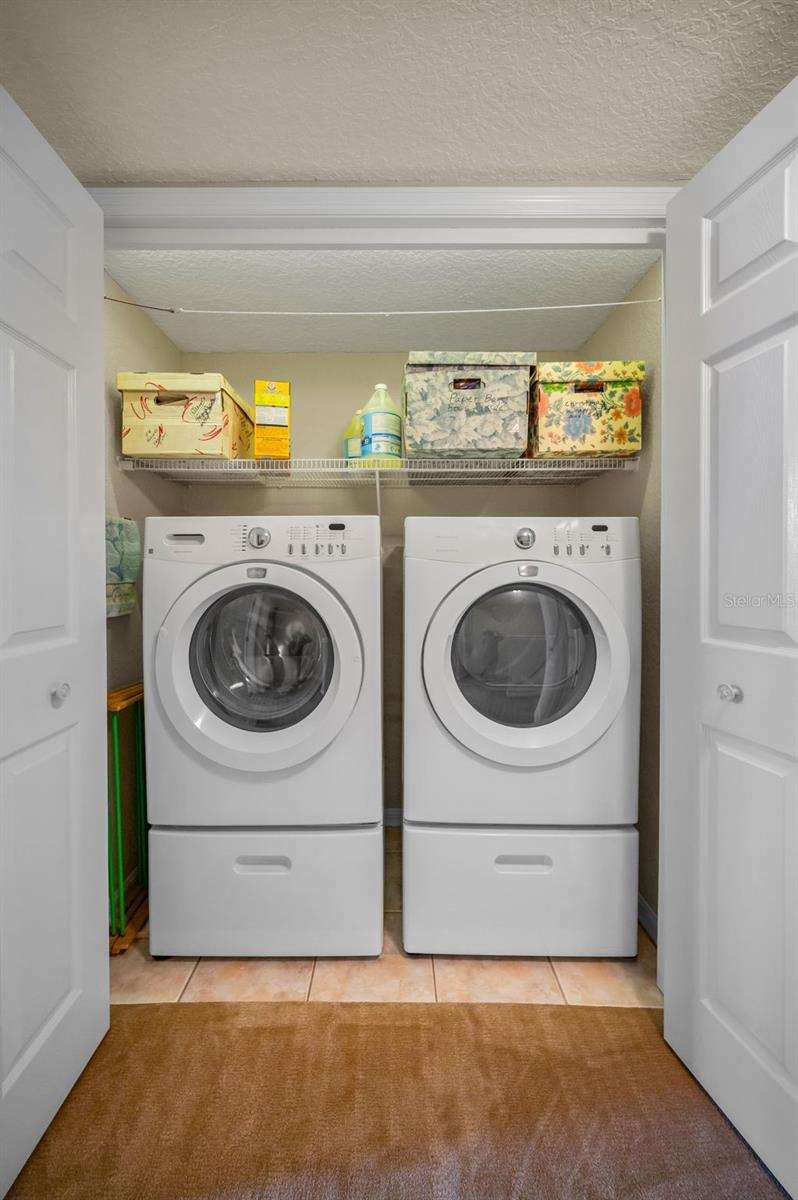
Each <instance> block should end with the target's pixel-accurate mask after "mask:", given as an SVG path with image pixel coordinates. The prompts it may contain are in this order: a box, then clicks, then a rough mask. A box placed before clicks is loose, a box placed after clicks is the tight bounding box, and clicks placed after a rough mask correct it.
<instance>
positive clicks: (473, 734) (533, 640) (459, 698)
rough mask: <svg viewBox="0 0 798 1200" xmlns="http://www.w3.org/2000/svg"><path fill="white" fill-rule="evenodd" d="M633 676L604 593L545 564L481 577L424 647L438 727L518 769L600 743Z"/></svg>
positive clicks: (432, 627) (504, 566)
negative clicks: (442, 726) (439, 724)
mask: <svg viewBox="0 0 798 1200" xmlns="http://www.w3.org/2000/svg"><path fill="white" fill-rule="evenodd" d="M629 670H630V652H629V642H628V639H627V636H626V632H625V630H624V627H623V624H622V622H621V620H620V618H619V616H618V614H617V613H616V611H615V609H614V608H613V606H612V604H611V603H610V601H609V600H608V599H607V597H606V596H605V595H604V593H603V592H601V591H600V590H599V588H597V587H596V586H595V585H594V584H592V583H591V582H590V581H589V580H587V579H585V578H583V577H582V576H581V575H579V574H577V573H576V572H575V571H571V570H569V569H568V568H566V567H558V566H556V565H553V564H548V563H530V562H508V563H500V564H498V565H496V566H492V567H486V568H485V569H484V570H481V571H477V572H476V573H475V574H474V575H471V576H469V578H468V579H465V580H464V581H463V582H462V583H460V584H458V585H457V587H456V588H454V589H453V590H452V591H451V592H450V593H449V594H448V596H446V598H445V599H444V600H443V601H442V603H441V604H440V605H439V607H438V608H437V610H436V612H435V614H434V616H433V618H432V620H431V622H430V624H429V628H428V629H427V635H426V638H425V640H424V649H423V674H424V683H425V686H426V689H427V694H428V696H429V699H430V702H431V704H432V706H433V708H434V709H435V712H436V713H437V715H438V717H439V719H440V720H441V721H442V723H443V724H444V725H445V726H446V728H447V729H448V730H449V732H450V733H451V734H453V736H454V737H456V738H457V739H458V741H460V742H462V744H463V745H464V746H467V747H468V748H469V749H470V750H474V751H475V752H476V753H477V754H480V755H482V757H483V758H487V759H490V760H491V761H493V762H498V763H507V764H509V765H512V766H545V765H548V764H551V763H556V762H562V761H564V760H565V759H567V758H571V757H573V755H575V754H579V753H580V752H581V751H582V750H585V749H587V747H588V746H590V745H592V744H593V743H594V742H595V741H597V739H598V738H600V737H601V735H602V734H603V733H604V732H605V731H606V730H607V728H608V727H609V725H610V724H611V723H612V721H613V720H614V718H615V717H616V715H617V713H618V711H619V709H620V707H621V704H622V703H623V700H624V697H625V695H626V691H627V688H628V685H629Z"/></svg>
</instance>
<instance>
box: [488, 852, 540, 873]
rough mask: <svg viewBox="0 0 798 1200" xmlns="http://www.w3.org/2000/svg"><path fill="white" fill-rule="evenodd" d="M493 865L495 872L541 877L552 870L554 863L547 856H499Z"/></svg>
mask: <svg viewBox="0 0 798 1200" xmlns="http://www.w3.org/2000/svg"><path fill="white" fill-rule="evenodd" d="M495 865H496V870H497V871H505V872H509V871H523V872H525V873H526V874H534V875H543V874H546V873H547V872H548V871H550V870H551V869H552V867H553V866H554V862H553V860H552V859H551V858H550V857H549V855H548V854H500V855H499V856H498V858H497V859H496V864H495Z"/></svg>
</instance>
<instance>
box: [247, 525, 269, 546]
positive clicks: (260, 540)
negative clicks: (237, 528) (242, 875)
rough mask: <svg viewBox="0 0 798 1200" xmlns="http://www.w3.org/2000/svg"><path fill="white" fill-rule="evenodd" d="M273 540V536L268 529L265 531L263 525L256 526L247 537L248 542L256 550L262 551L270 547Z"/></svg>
mask: <svg viewBox="0 0 798 1200" xmlns="http://www.w3.org/2000/svg"><path fill="white" fill-rule="evenodd" d="M271 540H272V535H271V534H270V533H269V531H268V529H264V528H263V527H262V526H261V525H256V526H255V528H254V529H250V531H249V534H248V535H247V541H248V542H249V544H250V546H252V548H253V549H254V550H262V549H263V548H264V546H268V544H269V542H270V541H271Z"/></svg>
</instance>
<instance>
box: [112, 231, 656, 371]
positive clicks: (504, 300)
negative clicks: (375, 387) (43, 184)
mask: <svg viewBox="0 0 798 1200" xmlns="http://www.w3.org/2000/svg"><path fill="white" fill-rule="evenodd" d="M656 258H657V251H654V250H265V251H230V250H226V251H224V252H221V253H220V252H214V251H194V250H172V251H154V250H146V251H139V250H116V251H109V252H108V253H107V254H106V267H107V269H108V271H109V273H110V274H111V275H112V276H113V277H114V279H116V281H117V282H118V283H120V284H121V285H122V287H123V288H125V290H126V291H127V292H128V293H129V294H130V295H131V296H132V297H133V298H134V299H135V300H138V301H139V302H140V303H145V304H162V305H167V306H170V307H175V308H235V309H272V310H277V309H279V310H286V309H288V310H300V311H307V310H308V309H312V310H316V311H318V310H323V311H327V310H330V309H333V310H336V311H340V310H344V311H352V310H358V311H362V310H364V309H365V310H368V311H370V310H376V309H378V310H379V311H380V312H384V311H389V310H392V309H420V308H421V309H430V308H435V309H440V308H501V307H520V306H523V305H538V304H586V303H590V302H596V303H603V302H604V301H607V300H615V301H617V300H622V299H623V298H624V296H626V294H627V293H628V292H629V290H630V289H631V288H632V287H633V286H634V284H635V283H637V281H638V280H639V279H640V278H641V276H642V275H643V274H644V273H645V272H646V271H647V270H648V268H649V267H650V266H651V264H652V263H653V262H654V261H655V260H656ZM611 311H612V309H611V308H594V309H585V308H583V309H575V310H570V311H565V312H546V313H518V314H514V313H504V314H501V315H468V316H458V317H382V316H381V317H360V318H353V317H345V318H344V317H327V318H319V317H241V316H235V317H233V316H189V315H181V314H176V315H171V314H168V313H157V312H153V313H150V314H149V315H150V316H151V317H152V318H153V320H154V321H156V322H157V323H158V324H159V325H160V327H161V328H162V329H163V330H164V332H165V333H167V334H168V336H169V337H170V338H171V339H172V340H173V341H174V342H175V343H176V344H177V345H178V346H179V347H180V348H181V349H182V350H200V351H203V350H218V351H236V350H268V351H271V352H272V353H277V352H291V351H334V350H341V351H361V352H363V351H388V350H408V349H410V348H419V347H420V348H422V349H423V348H424V347H425V346H450V347H453V348H455V349H457V348H459V347H463V346H465V347H469V346H470V347H472V348H476V349H480V348H481V349H488V350H519V349H520V350H523V349H533V350H534V349H536V348H540V347H544V346H545V347H550V348H553V349H557V348H563V349H567V348H572V349H576V348H577V347H579V346H580V345H581V344H582V342H584V341H585V340H586V338H588V337H590V335H591V334H592V333H593V332H594V330H595V329H597V328H598V326H599V325H600V324H601V322H602V321H604V320H605V319H606V317H607V316H608V315H609V313H610V312H611Z"/></svg>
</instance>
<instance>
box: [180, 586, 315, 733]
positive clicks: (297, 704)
mask: <svg viewBox="0 0 798 1200" xmlns="http://www.w3.org/2000/svg"><path fill="white" fill-rule="evenodd" d="M333 662H334V652H333V645H332V639H331V637H330V632H329V630H328V629H327V626H326V625H325V624H324V621H323V620H322V618H321V617H320V616H319V614H318V612H317V611H316V610H315V608H313V606H312V605H311V604H309V603H308V602H307V601H306V600H304V599H303V598H302V597H301V596H298V595H297V594H296V593H295V592H289V591H287V590H286V589H285V588H281V587H275V586H272V585H269V584H267V585H265V586H264V585H253V586H250V587H242V588H239V589H237V590H236V591H234V592H231V593H227V594H226V595H224V596H221V597H220V598H219V599H218V600H216V601H215V602H214V603H213V604H211V605H210V607H209V608H207V609H206V610H205V612H204V613H203V614H202V616H201V617H200V619H199V621H198V622H197V625H196V628H195V629H194V633H193V635H192V638H191V644H190V647H189V667H190V670H191V678H192V679H193V680H194V685H195V687H196V689H197V691H198V692H199V694H200V696H201V697H202V698H203V700H204V701H205V703H206V704H207V705H208V708H209V709H210V710H211V711H212V712H214V713H216V715H217V716H218V717H220V718H221V719H222V720H223V721H226V722H227V723H228V724H230V725H234V726H235V727H236V728H237V729H252V730H261V731H267V730H275V729H286V728H288V727H289V726H291V725H296V724H297V723H298V722H300V721H303V720H304V719H305V717H307V716H308V715H309V714H310V713H311V712H313V710H314V708H316V707H317V705H318V704H319V703H320V702H321V701H322V700H323V699H324V696H325V695H326V694H327V691H328V689H329V686H330V680H331V679H332V674H333Z"/></svg>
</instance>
